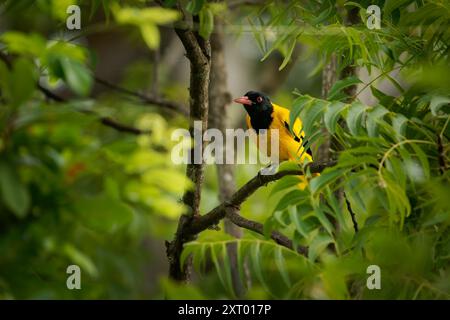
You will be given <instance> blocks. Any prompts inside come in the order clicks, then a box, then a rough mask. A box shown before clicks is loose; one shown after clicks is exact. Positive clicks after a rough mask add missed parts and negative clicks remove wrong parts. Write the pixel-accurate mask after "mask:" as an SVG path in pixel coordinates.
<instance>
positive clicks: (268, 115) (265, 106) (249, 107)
mask: <svg viewBox="0 0 450 320" xmlns="http://www.w3.org/2000/svg"><path fill="white" fill-rule="evenodd" d="M234 102H236V103H240V104H242V105H243V106H244V108H245V110H246V111H247V113H248V115H249V117H250V121H251V124H252V127H253V129H255V130H257V131H258V130H260V129H268V128H269V126H270V124H271V123H272V112H273V106H272V103H271V102H270V99H269V97H268V96H266V95H265V94H264V93H261V92H257V91H249V92H247V93H246V94H245V95H244V96H242V97H240V98H237V99H234Z"/></svg>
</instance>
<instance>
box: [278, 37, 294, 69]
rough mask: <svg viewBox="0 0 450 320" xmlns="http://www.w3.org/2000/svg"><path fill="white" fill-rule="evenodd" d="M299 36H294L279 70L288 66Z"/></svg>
mask: <svg viewBox="0 0 450 320" xmlns="http://www.w3.org/2000/svg"><path fill="white" fill-rule="evenodd" d="M297 38H298V35H296V36H295V37H293V39H292V40H291V44H290V46H289V50H288V51H287V53H286V55H285V56H284V59H283V62H282V63H281V66H280V67H279V68H278V71H281V70H283V69H284V67H286V66H287V64H288V63H289V61H290V60H291V57H292V53H293V52H294V49H295V46H296V45H297Z"/></svg>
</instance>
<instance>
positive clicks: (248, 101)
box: [234, 91, 312, 189]
mask: <svg viewBox="0 0 450 320" xmlns="http://www.w3.org/2000/svg"><path fill="white" fill-rule="evenodd" d="M234 102H236V103H240V104H242V105H243V106H244V108H245V110H246V111H247V116H246V122H247V126H248V127H249V128H252V129H254V130H255V131H256V133H258V132H259V130H262V129H266V130H268V133H267V150H268V152H267V153H269V152H270V145H271V144H270V137H271V134H270V130H274V129H276V130H278V137H279V143H278V145H279V150H278V156H279V161H280V162H282V161H287V160H290V161H296V162H300V163H303V162H304V161H305V160H308V161H312V154H311V150H310V149H309V148H308V149H307V150H306V151H305V150H304V147H303V145H304V144H302V141H303V139H304V138H305V134H304V132H303V130H302V122H301V120H300V119H298V118H297V119H296V120H295V122H294V126H293V128H292V130H291V129H290V127H289V115H290V111H289V110H288V109H286V108H283V107H280V106H278V105H276V104H274V103H272V102H271V101H270V99H269V97H267V96H266V95H265V94H263V93H260V92H257V91H249V92H247V93H246V94H245V95H244V96H242V97H240V98H237V99H234ZM305 142H306V141H305ZM267 156H270V154H267ZM300 179H301V181H302V182H301V183H300V184H299V187H300V188H301V189H304V188H305V187H306V179H305V178H304V177H301V178H300Z"/></svg>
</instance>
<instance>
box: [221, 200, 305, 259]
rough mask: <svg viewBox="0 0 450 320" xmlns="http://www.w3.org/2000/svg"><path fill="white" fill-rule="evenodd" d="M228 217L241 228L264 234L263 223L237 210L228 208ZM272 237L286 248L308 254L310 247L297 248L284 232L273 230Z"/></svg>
mask: <svg viewBox="0 0 450 320" xmlns="http://www.w3.org/2000/svg"><path fill="white" fill-rule="evenodd" d="M226 217H227V218H228V219H230V220H231V221H232V222H233V223H234V224H235V225H237V226H239V227H241V228H244V229H248V230H251V231H254V232H256V233H259V234H261V235H264V232H263V230H264V226H263V224H262V223H259V222H256V221H252V220H248V219H246V218H244V217H243V216H241V215H240V214H238V213H236V212H235V211H233V210H228V209H227V213H226ZM270 237H271V238H272V240H274V241H275V242H276V243H278V244H279V245H282V246H284V247H286V248H289V249H291V250H294V251H297V252H298V253H300V254H302V255H304V256H308V248H307V247H304V246H298V247H297V248H294V244H293V242H292V240H291V239H289V238H288V237H286V236H285V235H284V234H282V233H280V232H278V231H272V233H271V235H270Z"/></svg>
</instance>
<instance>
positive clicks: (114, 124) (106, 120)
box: [37, 83, 150, 134]
mask: <svg viewBox="0 0 450 320" xmlns="http://www.w3.org/2000/svg"><path fill="white" fill-rule="evenodd" d="M37 87H38V89H39V91H41V92H42V93H43V94H44V95H45V96H46V97H47V98H48V99H51V100H53V101H56V102H67V99H65V98H63V97H61V96H59V95H58V94H56V93H54V92H53V91H51V90H49V89H47V88H45V87H44V86H42V85H41V84H39V83H38V84H37ZM80 112H82V113H85V114H96V113H95V112H93V111H91V110H83V111H80ZM98 121H99V122H100V123H101V124H103V125H105V126H107V127H110V128H113V129H115V130H117V131H120V132H126V133H132V134H149V133H150V131H149V130H141V129H138V128H135V127H132V126H128V125H126V124H123V123H120V122H118V121H116V120H114V119H112V118H110V117H98Z"/></svg>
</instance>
